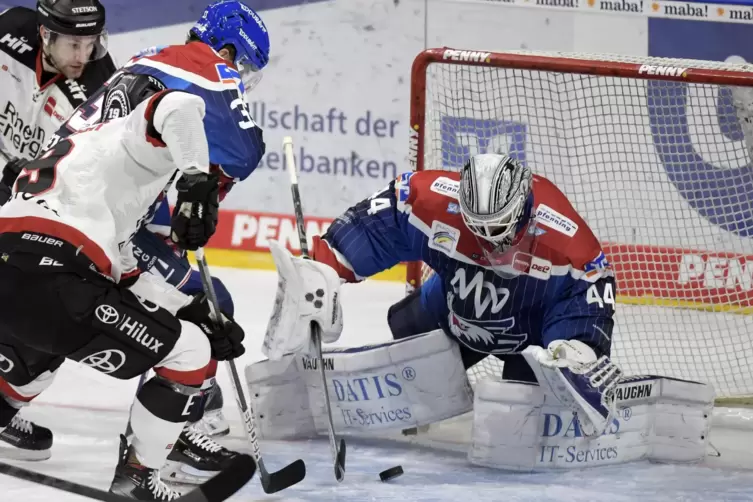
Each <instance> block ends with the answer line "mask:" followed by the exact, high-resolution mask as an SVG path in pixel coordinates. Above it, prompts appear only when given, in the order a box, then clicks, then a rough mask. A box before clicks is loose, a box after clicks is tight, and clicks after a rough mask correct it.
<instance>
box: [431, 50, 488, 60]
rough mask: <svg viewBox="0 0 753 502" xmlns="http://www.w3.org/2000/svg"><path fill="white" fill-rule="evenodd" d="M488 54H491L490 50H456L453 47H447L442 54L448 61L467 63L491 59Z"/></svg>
mask: <svg viewBox="0 0 753 502" xmlns="http://www.w3.org/2000/svg"><path fill="white" fill-rule="evenodd" d="M489 56H491V53H490V52H479V51H457V50H454V49H447V50H445V51H444V54H443V55H442V57H443V58H444V59H448V60H450V61H463V62H469V63H488V62H489V61H491V59H490V58H489Z"/></svg>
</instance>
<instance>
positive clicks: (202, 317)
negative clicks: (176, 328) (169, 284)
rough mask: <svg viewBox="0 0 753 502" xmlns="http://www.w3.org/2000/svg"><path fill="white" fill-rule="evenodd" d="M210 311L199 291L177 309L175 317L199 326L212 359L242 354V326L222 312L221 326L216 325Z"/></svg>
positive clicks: (226, 358) (222, 359)
mask: <svg viewBox="0 0 753 502" xmlns="http://www.w3.org/2000/svg"><path fill="white" fill-rule="evenodd" d="M210 312H211V311H210V309H209V301H208V300H207V296H206V295H205V294H204V293H199V294H198V295H196V296H195V297H194V299H193V301H192V302H191V303H189V304H188V305H186V306H185V307H183V308H182V309H180V310H179V311H178V313H177V314H176V317H177V318H178V319H182V320H184V321H188V322H190V323H193V324H195V325H197V326H198V327H199V328H201V330H202V331H203V332H204V334H205V335H207V338H208V339H209V345H210V346H211V347H212V359H216V360H217V361H228V360H230V359H235V358H236V357H240V356H242V355H243V353H244V352H246V349H245V348H244V347H243V339H244V338H245V336H246V335H245V333H244V332H243V328H241V327H240V325H238V323H237V322H235V321H234V320H233V318H232V317H230V316H229V315H228V314H225V313H224V312H223V313H222V318H223V323H222V326H218V325H217V323H215V322H214V321H213V320H212V318H211V316H210Z"/></svg>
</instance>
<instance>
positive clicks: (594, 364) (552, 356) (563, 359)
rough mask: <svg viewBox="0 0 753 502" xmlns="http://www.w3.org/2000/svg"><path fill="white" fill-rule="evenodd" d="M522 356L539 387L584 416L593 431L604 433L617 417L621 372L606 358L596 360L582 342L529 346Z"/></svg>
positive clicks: (599, 433)
mask: <svg viewBox="0 0 753 502" xmlns="http://www.w3.org/2000/svg"><path fill="white" fill-rule="evenodd" d="M523 356H524V357H525V358H526V361H528V364H529V365H530V366H531V368H532V369H533V372H534V373H535V374H536V378H537V380H538V381H539V385H540V386H541V388H542V389H544V390H545V391H546V392H548V393H550V394H552V395H554V397H556V398H557V399H558V400H559V401H560V402H561V403H562V405H563V406H566V407H569V408H571V409H575V410H581V411H583V412H584V413H585V415H586V417H587V418H588V421H590V422H591V424H592V425H593V428H594V430H593V431H589V432H586V435H587V436H598V435H601V434H603V433H604V431H605V430H606V428H607V426H608V425H609V424H610V423H611V422H612V419H613V418H614V415H615V413H616V405H615V389H616V388H617V384H619V383H620V379H621V377H622V372H621V371H620V369H619V368H618V367H617V366H616V365H615V364H614V363H612V361H610V360H609V358H608V357H607V356H601V357H598V358H597V356H596V353H595V352H594V351H593V349H592V348H591V347H589V346H588V345H586V344H585V343H583V342H581V341H579V340H555V341H553V342H552V343H550V344H549V346H548V347H547V348H546V349H543V348H541V347H538V346H533V345H532V346H529V347H527V348H526V349H525V350H524V351H523Z"/></svg>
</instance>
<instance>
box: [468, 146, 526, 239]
mask: <svg viewBox="0 0 753 502" xmlns="http://www.w3.org/2000/svg"><path fill="white" fill-rule="evenodd" d="M532 177H533V176H532V174H531V170H530V169H528V168H527V167H525V166H524V165H522V164H521V163H520V162H518V161H517V160H515V159H512V158H510V157H509V156H507V155H501V154H496V153H485V154H479V155H474V156H473V157H471V158H470V160H469V161H468V162H467V163H466V164H465V166H463V171H462V173H461V175H460V190H459V197H458V198H459V202H460V214H461V215H462V217H463V221H464V222H465V224H466V226H467V227H468V229H469V230H470V231H471V232H473V233H474V234H476V235H477V236H478V237H481V238H482V239H484V240H485V241H487V242H490V243H492V244H493V245H494V248H495V250H496V251H497V252H500V251H502V252H503V251H505V250H506V249H508V248H509V247H510V246H511V245H512V242H513V238H514V237H515V233H516V232H515V231H516V229H517V226H518V223H519V222H520V220H521V217H522V216H523V211H524V210H525V207H526V202H527V200H528V196H529V194H530V193H531V182H532Z"/></svg>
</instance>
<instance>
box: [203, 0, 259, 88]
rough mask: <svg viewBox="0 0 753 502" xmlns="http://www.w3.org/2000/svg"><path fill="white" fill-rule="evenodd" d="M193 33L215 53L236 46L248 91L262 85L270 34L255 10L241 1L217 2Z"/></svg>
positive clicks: (227, 0)
mask: <svg viewBox="0 0 753 502" xmlns="http://www.w3.org/2000/svg"><path fill="white" fill-rule="evenodd" d="M191 33H192V34H193V35H194V36H196V37H197V38H198V39H199V40H201V41H202V42H204V43H205V44H207V45H209V46H210V47H211V48H212V49H214V50H216V51H219V50H221V49H222V48H223V47H225V46H226V45H231V46H233V48H234V49H235V61H234V63H235V66H236V68H237V69H238V72H239V73H240V74H241V79H242V80H243V85H244V87H245V89H246V91H249V90H251V89H253V88H254V87H255V86H256V84H258V83H259V80H261V70H262V69H263V68H264V67H265V66H267V63H268V62H269V33H267V27H266V25H265V24H264V21H262V20H261V17H259V15H258V14H257V13H256V12H255V11H254V10H253V9H251V8H250V7H248V6H247V5H245V4H244V3H243V2H239V1H238V0H218V1H216V2H214V3H212V4H210V5H209V6H208V7H207V8H206V9H205V10H204V13H203V14H202V15H201V19H199V20H198V21H197V22H196V24H195V25H194V26H193V28H191Z"/></svg>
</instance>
